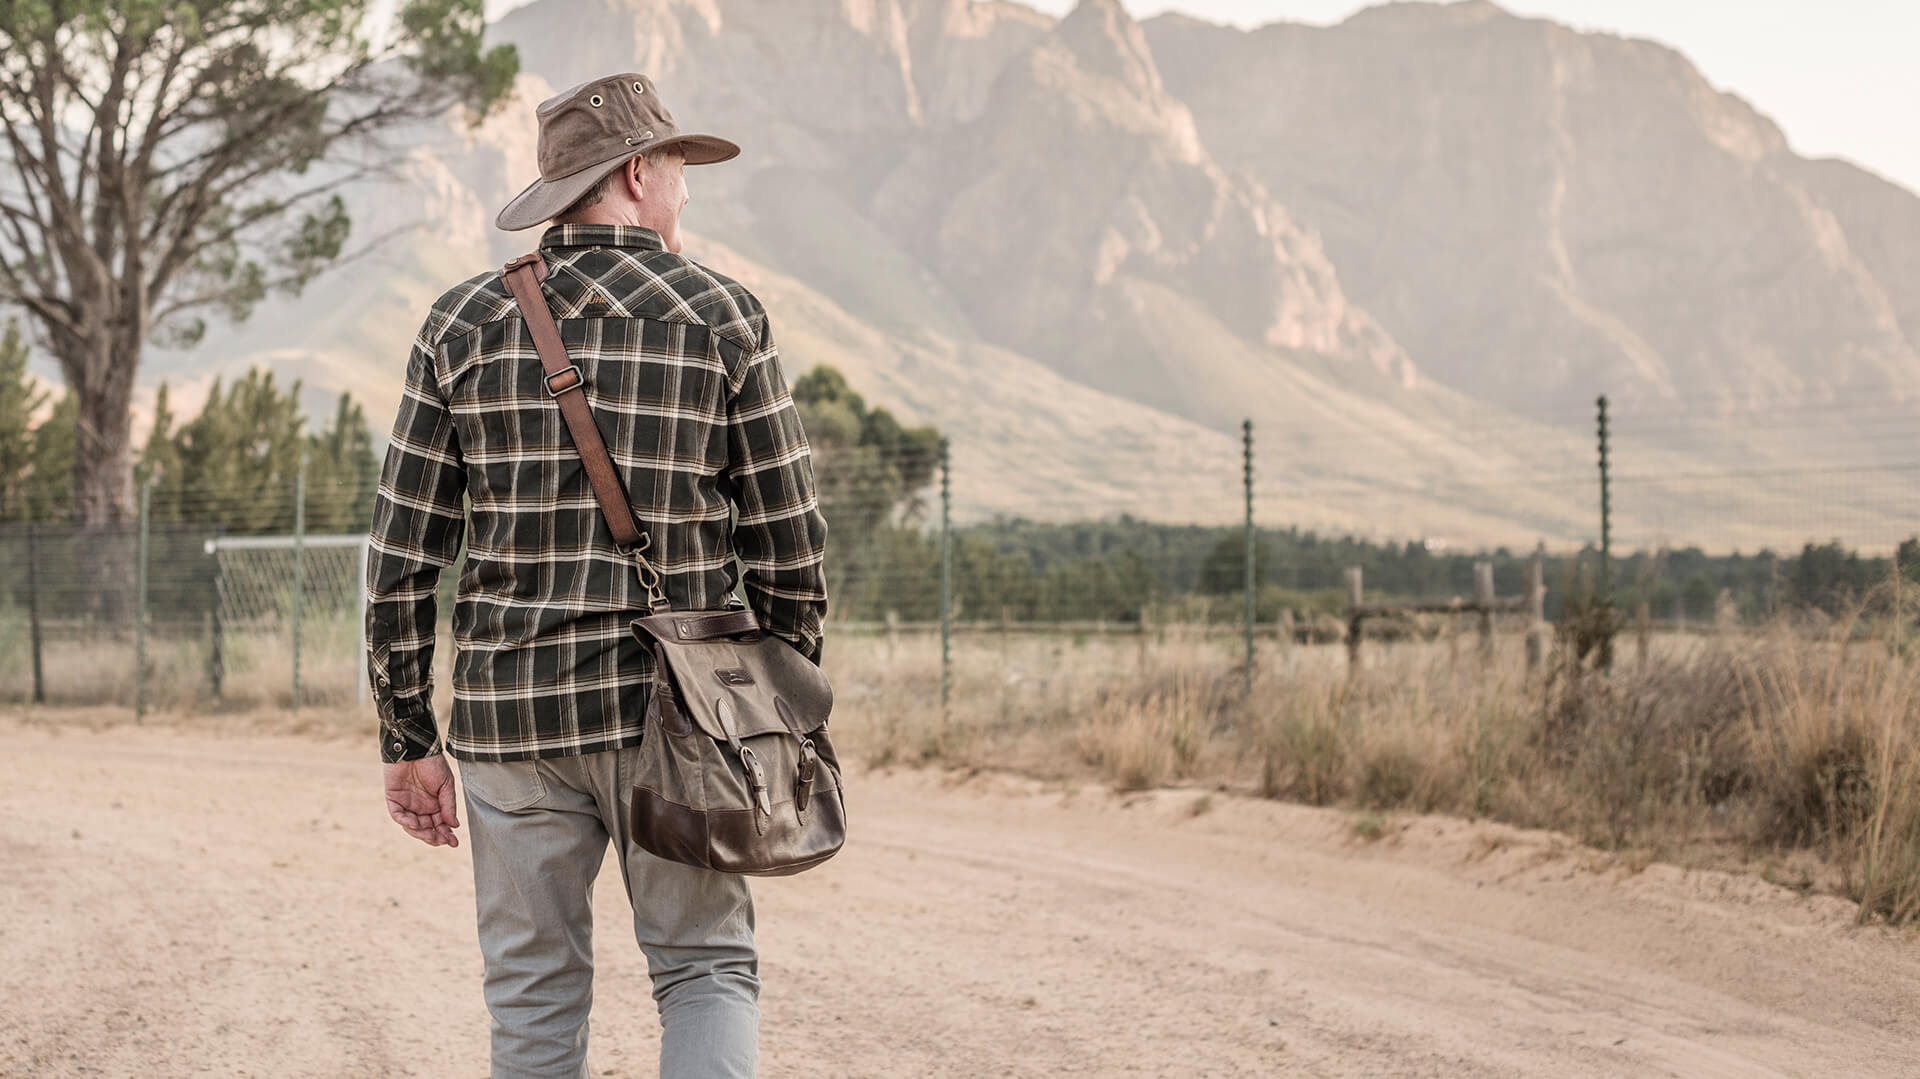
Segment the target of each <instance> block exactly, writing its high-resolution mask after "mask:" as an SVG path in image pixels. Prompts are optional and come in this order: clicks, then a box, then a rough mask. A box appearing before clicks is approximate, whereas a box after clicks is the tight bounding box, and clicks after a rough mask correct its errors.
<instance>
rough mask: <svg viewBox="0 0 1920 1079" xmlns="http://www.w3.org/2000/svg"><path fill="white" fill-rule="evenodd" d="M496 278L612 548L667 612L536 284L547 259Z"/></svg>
mask: <svg viewBox="0 0 1920 1079" xmlns="http://www.w3.org/2000/svg"><path fill="white" fill-rule="evenodd" d="M500 277H501V279H502V280H504V281H505V282H506V285H507V291H508V292H509V293H512V295H513V300H514V302H515V303H517V304H519V305H520V318H521V320H522V321H524V322H525V323H526V324H527V332H528V333H529V334H531V335H532V337H533V348H534V351H535V352H538V353H539V354H540V368H541V370H542V371H544V372H545V374H546V378H545V380H544V381H545V382H546V385H547V396H549V397H551V398H553V402H554V404H556V405H559V406H560V417H561V418H562V419H564V420H565V421H566V423H567V433H568V435H570V436H571V437H572V439H573V448H574V450H575V451H577V452H578V453H579V454H580V463H581V464H582V465H583V466H585V468H586V470H587V483H588V484H589V485H590V486H591V487H592V488H593V499H594V501H595V502H598V503H599V504H600V513H601V515H602V516H604V517H605V518H606V519H607V527H608V528H609V529H610V530H612V532H613V546H614V549H615V550H617V551H619V552H620V553H621V554H622V555H623V556H625V557H628V558H631V559H633V565H634V569H635V570H636V571H637V572H638V573H639V575H640V584H641V585H642V586H643V587H645V588H646V590H647V605H648V607H649V608H650V609H651V610H654V611H662V610H666V609H667V606H668V604H667V597H666V593H665V591H664V590H663V589H662V588H661V587H660V572H659V571H658V570H656V569H654V567H653V563H651V562H649V561H647V557H646V555H645V554H643V553H642V552H644V551H645V550H646V549H647V547H648V544H649V543H650V540H651V537H649V536H648V535H647V533H646V532H644V531H642V530H641V528H640V524H639V520H640V519H639V517H637V516H636V515H635V514H634V512H633V507H632V505H631V504H629V503H628V501H627V492H626V490H625V488H623V487H622V486H621V485H620V473H619V472H618V471H617V470H616V469H615V468H614V466H613V456H612V455H611V454H609V453H608V452H607V443H606V440H605V439H603V438H601V437H600V425H599V424H597V423H595V422H594V420H593V407H592V406H591V405H589V404H588V403H587V391H586V385H587V380H586V376H585V375H583V374H581V373H580V367H579V365H577V364H575V363H574V362H573V358H572V357H571V356H569V355H567V346H566V342H564V341H562V340H561V339H560V327H559V326H557V325H555V324H554V321H553V311H552V310H550V309H549V308H548V307H547V297H546V294H545V293H543V292H541V291H540V282H542V281H545V280H546V279H547V261H546V260H545V259H543V258H541V257H540V252H538V251H533V252H529V253H528V254H525V255H521V256H520V257H519V258H516V259H514V260H513V261H511V262H509V263H507V264H506V265H505V266H503V267H501V269H500Z"/></svg>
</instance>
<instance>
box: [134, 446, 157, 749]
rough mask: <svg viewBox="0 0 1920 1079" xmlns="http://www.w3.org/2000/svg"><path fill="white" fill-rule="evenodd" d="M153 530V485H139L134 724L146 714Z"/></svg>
mask: <svg viewBox="0 0 1920 1079" xmlns="http://www.w3.org/2000/svg"><path fill="white" fill-rule="evenodd" d="M152 529H153V481H152V480H148V481H147V482H145V483H143V484H141V485H140V540H139V546H138V548H137V549H136V551H135V554H134V570H133V580H134V584H133V594H134V600H133V721H134V722H135V723H139V722H140V720H141V718H142V717H144V716H145V715H146V714H147V579H148V571H147V560H148V557H149V556H150V554H151V552H152V549H153V545H152V538H151V534H152Z"/></svg>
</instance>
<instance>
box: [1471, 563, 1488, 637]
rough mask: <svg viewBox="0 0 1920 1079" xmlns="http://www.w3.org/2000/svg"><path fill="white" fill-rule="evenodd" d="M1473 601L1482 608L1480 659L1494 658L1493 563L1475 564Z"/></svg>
mask: <svg viewBox="0 0 1920 1079" xmlns="http://www.w3.org/2000/svg"><path fill="white" fill-rule="evenodd" d="M1473 601H1474V602H1475V603H1476V604H1478V605H1479V606H1480V657H1481V658H1482V659H1492V658H1493V563H1491V562H1475V563H1474V564H1473Z"/></svg>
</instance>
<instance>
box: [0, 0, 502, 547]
mask: <svg viewBox="0 0 1920 1079" xmlns="http://www.w3.org/2000/svg"><path fill="white" fill-rule="evenodd" d="M387 10H390V8H389V7H388V5H386V4H384V3H378V2H376V0H114V2H112V3H108V2H105V0H34V2H18V3H14V2H10V3H5V4H0V127H4V139H5V142H4V146H5V147H6V151H7V153H8V154H9V156H10V157H11V160H12V165H13V172H14V175H13V177H12V178H11V180H12V182H10V183H7V184H4V185H0V192H3V193H0V305H14V306H18V307H20V308H22V309H24V310H25V311H26V312H27V313H28V314H29V315H30V316H31V317H32V319H33V320H34V323H35V325H36V327H37V329H38V331H39V340H40V342H41V343H42V344H44V346H45V347H46V349H47V350H48V351H49V352H50V353H52V354H53V356H54V357H55V358H56V359H57V360H58V361H59V363H60V369H61V371H62V373H63V374H64V375H65V377H66V383H67V386H68V389H69V392H70V394H71V395H72V396H73V397H74V398H75V399H76V403H75V409H74V411H73V412H72V413H71V414H70V415H69V417H68V422H69V423H71V424H72V425H73V428H74V433H75V438H76V442H75V448H76V455H75V458H74V469H75V471H74V478H73V484H72V496H73V500H74V501H73V508H74V515H75V517H76V519H77V520H79V521H80V522H82V523H84V524H89V525H94V524H101V523H106V522H111V521H114V520H117V519H120V518H124V517H125V516H126V515H127V513H128V510H129V506H130V502H129V498H128V494H129V490H128V488H129V480H130V479H131V470H130V468H129V464H130V457H131V450H132V447H131V441H132V436H131V414H130V411H129V406H130V404H131V402H132V395H133V386H134V378H135V375H136V374H137V372H138V370H139V366H140V360H141V354H142V351H143V349H144V347H145V345H146V344H147V342H148V341H149V339H151V338H154V337H155V336H156V335H157V336H159V337H160V338H161V339H163V340H167V341H170V342H175V343H185V342H191V341H194V340H197V339H198V338H199V336H200V334H201V333H202V332H203V331H204V329H205V323H204V322H203V321H202V319H201V315H200V313H201V312H204V311H207V310H210V309H211V310H214V311H218V312H221V313H224V314H225V315H226V316H228V317H230V318H233V319H242V318H245V317H246V316H247V314H248V313H249V312H250V311H251V310H252V308H253V307H254V305H255V304H257V303H258V302H259V301H260V300H261V299H263V298H264V297H266V296H267V295H268V294H269V293H270V292H273V291H276V290H279V291H284V292H297V291H299V289H300V288H301V287H302V286H303V285H305V284H306V283H307V282H308V281H309V280H311V279H312V278H313V276H314V275H315V274H316V273H318V272H320V270H322V269H323V268H324V267H325V266H327V265H328V264H329V263H331V262H332V261H334V260H335V259H337V258H338V257H339V256H340V254H341V252H342V250H343V248H344V245H345V242H346V238H347V234H348V229H349V221H348V217H347V213H346V207H345V204H344V203H343V202H342V200H341V198H340V195H339V189H340V188H341V186H342V185H344V184H346V183H349V182H351V181H353V180H356V179H359V178H361V177H364V176H367V175H369V174H371V173H372V172H373V171H375V170H377V169H379V168H381V167H382V166H383V165H384V164H385V161H384V160H383V159H384V157H385V155H384V154H383V153H382V152H381V144H380V136H381V135H382V134H383V133H385V132H388V131H390V130H392V129H393V128H394V127H395V126H396V125H399V124H403V123H407V122H412V121H418V120H421V119H424V118H428V117H433V116H438V115H441V114H443V113H444V112H445V111H446V110H447V109H449V108H451V107H453V106H455V105H456V104H462V103H464V104H465V105H467V106H468V107H470V108H471V109H472V110H473V111H474V116H475V122H478V117H479V116H483V115H484V114H485V113H486V112H487V111H488V110H490V109H491V108H492V107H493V106H494V105H495V104H496V103H497V102H499V101H501V100H503V99H504V97H505V96H506V94H507V92H508V90H509V89H510V88H511V86H512V81H513V76H514V74H515V72H516V71H517V69H518V60H517V58H516V56H515V53H514V51H513V49H512V48H511V47H510V46H499V47H495V48H492V49H487V48H484V47H483V46H482V43H481V36H482V29H483V27H484V11H483V0H402V5H401V7H400V11H399V18H398V20H397V23H396V24H395V25H394V26H393V27H392V29H391V32H383V30H384V29H385V28H383V27H380V26H378V25H376V24H375V20H374V19H373V18H372V17H371V16H372V14H373V13H374V12H376V11H381V12H384V11H387ZM395 61H399V62H398V63H396V62H395ZM323 163H327V164H331V165H332V166H334V167H332V168H328V169H319V168H315V166H316V165H320V164H323Z"/></svg>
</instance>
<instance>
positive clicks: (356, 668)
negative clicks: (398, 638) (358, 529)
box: [353, 539, 373, 704]
mask: <svg viewBox="0 0 1920 1079" xmlns="http://www.w3.org/2000/svg"><path fill="white" fill-rule="evenodd" d="M358 550H359V552H360V565H359V567H358V568H357V569H356V571H355V576H354V580H355V582H356V587H357V588H358V589H359V591H358V592H357V593H355V595H354V600H353V609H354V610H355V611H358V612H359V614H360V655H359V656H358V657H356V662H355V663H354V665H353V691H354V698H355V699H356V700H358V701H359V702H360V703H361V704H370V703H372V701H373V687H372V686H370V685H368V684H367V653H368V652H369V651H370V650H371V649H372V647H373V642H372V640H370V639H369V638H368V636H367V615H368V614H369V613H370V612H369V611H368V609H367V559H368V557H369V556H371V555H372V553H373V541H372V540H370V539H363V540H361V541H360V546H359V548H358Z"/></svg>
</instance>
